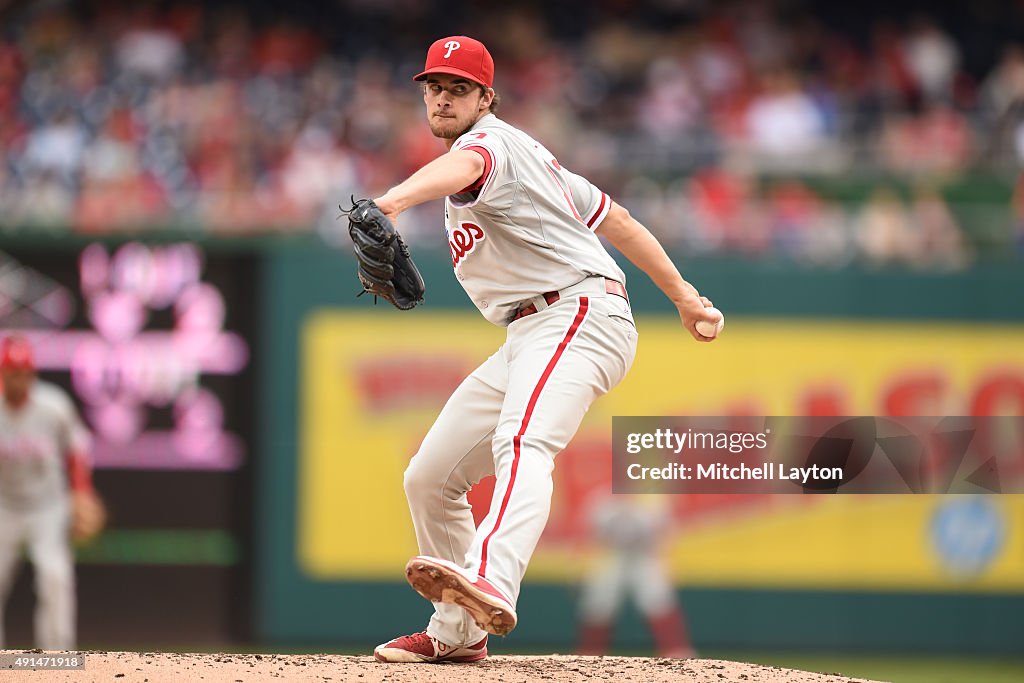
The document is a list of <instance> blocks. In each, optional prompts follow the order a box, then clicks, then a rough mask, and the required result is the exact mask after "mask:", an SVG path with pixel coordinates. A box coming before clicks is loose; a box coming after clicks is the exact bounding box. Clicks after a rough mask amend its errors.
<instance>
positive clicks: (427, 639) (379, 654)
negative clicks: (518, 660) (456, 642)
mask: <svg viewBox="0 0 1024 683" xmlns="http://www.w3.org/2000/svg"><path fill="white" fill-rule="evenodd" d="M373 657H374V659H376V660H377V661H378V662H393V663H395V662H400V663H409V664H415V663H427V664H432V663H436V662H462V663H466V662H479V661H480V660H481V659H485V658H486V657H487V636H484V639H483V640H481V641H480V642H479V643H477V644H476V645H467V646H466V647H455V646H453V645H448V644H446V643H442V642H441V641H440V640H438V639H437V638H434V637H433V636H431V635H429V634H428V633H427V632H426V631H420V632H419V633H413V634H412V635H411V636H402V637H401V638H395V639H394V640H389V641H388V642H386V643H384V644H382V645H378V646H377V647H376V648H374V650H373Z"/></svg>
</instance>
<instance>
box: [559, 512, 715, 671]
mask: <svg viewBox="0 0 1024 683" xmlns="http://www.w3.org/2000/svg"><path fill="white" fill-rule="evenodd" d="M588 512H589V514H588V517H589V522H590V525H591V532H592V535H593V538H594V540H595V541H596V542H597V543H598V544H600V545H601V546H602V547H603V548H604V549H605V550H606V551H607V553H606V556H605V557H604V558H603V560H602V561H601V562H599V563H598V564H597V565H596V566H595V567H594V569H593V570H592V571H591V572H589V573H588V574H587V575H586V576H585V577H584V579H583V584H582V586H581V594H580V645H579V653H580V654H583V655H603V654H607V652H608V644H609V641H610V640H611V634H612V628H613V626H614V624H615V618H616V616H617V615H618V613H619V610H620V609H621V607H622V604H623V601H624V600H625V599H626V598H627V597H628V598H629V599H631V600H633V603H634V604H635V605H636V607H637V609H638V610H639V611H640V613H641V614H642V615H643V616H644V618H645V619H646V620H647V623H648V625H649V626H650V629H651V633H652V634H653V635H654V641H655V643H656V644H657V648H658V655H659V656H661V657H680V658H685V657H694V656H696V653H695V652H694V649H693V646H692V645H691V644H690V639H689V635H688V633H687V628H686V621H685V619H684V617H683V613H682V610H681V609H680V608H679V605H678V603H677V601H676V595H675V590H674V589H673V586H672V583H671V582H670V581H669V579H668V574H667V572H666V570H665V566H664V563H663V562H662V561H661V558H660V557H659V553H660V551H661V549H662V542H663V541H664V540H665V539H666V538H669V536H670V535H669V533H668V532H669V527H670V525H671V520H670V518H669V511H668V509H667V507H666V505H665V502H664V501H663V500H661V499H660V498H658V497H656V496H646V497H644V496H612V495H600V496H598V497H597V498H596V500H595V501H594V502H593V503H592V504H591V505H590V510H589V511H588Z"/></svg>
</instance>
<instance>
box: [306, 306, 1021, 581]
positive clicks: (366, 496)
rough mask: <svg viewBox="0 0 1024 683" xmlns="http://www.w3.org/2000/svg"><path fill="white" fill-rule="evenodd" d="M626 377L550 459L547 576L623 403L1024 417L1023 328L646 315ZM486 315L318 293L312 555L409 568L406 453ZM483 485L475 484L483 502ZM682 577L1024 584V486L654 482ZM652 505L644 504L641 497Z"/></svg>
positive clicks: (649, 410) (309, 559) (310, 376)
mask: <svg viewBox="0 0 1024 683" xmlns="http://www.w3.org/2000/svg"><path fill="white" fill-rule="evenodd" d="M639 328H640V348H639V351H638V354H637V360H636V362H635V364H634V366H633V369H632V371H631V372H630V374H629V376H628V377H627V379H626V380H625V381H624V382H623V383H622V384H621V385H620V386H619V387H617V388H616V389H615V390H614V391H613V392H612V393H611V394H609V395H608V396H607V397H605V398H603V399H601V400H600V401H598V402H597V403H596V404H595V405H594V407H593V408H592V409H591V411H590V413H589V414H588V415H587V418H586V419H585V421H584V424H583V426H582V428H581V430H580V433H579V434H578V436H577V438H576V439H575V440H574V442H573V444H572V445H571V446H570V447H569V449H567V451H566V452H565V453H563V454H562V455H560V456H559V462H558V464H557V467H556V470H555V486H556V488H555V496H554V501H553V506H552V514H551V519H550V521H549V524H548V528H547V530H546V531H545V536H544V538H543V539H542V541H541V544H540V546H539V547H538V550H537V553H536V555H535V557H534V561H533V563H532V564H531V568H530V576H531V578H532V579H536V580H551V581H576V580H577V579H578V578H579V574H580V571H581V568H582V567H583V566H584V565H585V564H586V563H581V562H579V561H567V560H568V559H569V558H578V557H579V556H580V554H581V553H582V554H583V555H585V556H593V555H594V554H595V548H594V546H593V544H592V543H590V541H589V526H588V522H587V519H588V518H587V515H588V512H587V511H588V510H589V509H590V506H591V505H593V504H596V503H595V502H594V501H596V500H599V499H600V497H601V496H602V492H605V491H607V490H608V489H609V486H610V449H611V444H610V435H611V417H612V416H613V415H725V414H733V413H740V414H751V415H804V414H824V415H885V414H917V415H962V414H1013V415H1021V414H1024V326H1012V325H982V324H972V325H971V326H970V329H968V328H967V327H965V326H963V325H956V324H925V323H921V324H919V323H913V324H894V323H892V322H886V323H865V322H860V321H858V322H828V323H824V322H817V321H796V320H780V319H775V318H773V319H771V320H758V319H737V318H730V320H729V323H728V326H727V328H726V330H725V332H724V333H723V335H722V337H721V338H720V339H719V340H717V341H716V342H715V343H713V344H697V343H694V342H693V341H692V340H690V338H689V336H688V335H687V334H686V333H684V332H683V331H682V329H681V328H680V326H679V323H678V321H677V320H675V319H672V318H667V317H660V316H652V317H647V318H644V317H641V318H640V319H639ZM503 338H504V331H503V330H501V329H499V328H496V327H494V326H491V325H489V324H487V323H486V322H484V321H482V320H481V319H480V318H479V317H477V316H475V315H473V314H462V313H430V312H425V311H414V312H412V313H407V314H402V313H397V312H392V311H381V310H375V311H372V312H370V313H352V312H350V311H346V310H322V311H319V312H317V313H315V314H314V315H311V316H310V317H309V318H307V320H306V321H305V324H304V327H303V329H302V333H301V354H302V357H301V359H300V376H299V378H298V382H299V396H300V401H301V403H300V405H299V406H298V410H299V425H300V438H301V443H300V444H299V458H300V462H299V477H298V486H299V491H298V497H297V498H298V506H299V510H298V525H299V528H298V548H297V552H298V555H299V558H298V559H299V566H301V567H302V568H303V570H304V571H305V572H306V573H307V574H308V575H309V576H310V577H311V578H314V579H318V580H355V579H360V580H366V579H371V580H373V579H380V580H389V581H392V580H400V579H401V577H402V567H403V566H404V563H405V561H406V560H407V559H408V558H409V557H410V556H411V555H413V554H415V551H416V546H415V540H414V537H413V532H412V525H411V523H410V520H409V515H408V510H407V507H406V504H405V497H404V493H403V490H402V472H403V470H404V468H405V465H406V463H407V462H408V459H409V457H411V455H412V454H413V453H414V452H415V450H416V448H417V446H418V444H419V441H420V439H421V438H422V437H423V434H424V433H425V432H426V430H427V428H428V427H429V426H430V424H431V422H432V420H433V418H434V417H435V416H436V415H437V412H438V411H439V410H440V408H441V406H442V405H443V404H444V402H445V400H446V399H447V397H448V395H449V394H450V392H451V391H452V390H453V389H454V388H455V387H456V386H457V384H458V383H459V381H461V379H462V378H463V377H464V376H465V375H466V374H468V373H469V372H470V371H472V369H473V368H474V367H476V365H478V364H479V363H480V362H482V361H483V360H484V359H485V358H486V357H487V356H488V355H489V354H490V353H492V352H493V351H494V350H495V349H496V348H497V347H498V346H499V345H500V344H501V342H502V340H503ZM488 491H489V489H488V482H487V481H485V482H482V483H481V486H480V487H478V489H476V490H474V492H473V494H472V495H471V500H472V501H473V503H474V507H475V511H476V512H477V513H478V514H480V513H481V511H482V510H483V509H484V508H485V507H486V504H487V497H488ZM658 498H659V499H661V500H657V501H654V503H653V505H654V506H660V507H662V508H664V509H665V510H666V511H667V513H668V517H670V518H671V520H672V527H671V529H672V531H671V533H670V534H668V535H667V536H666V542H665V544H664V552H665V557H666V559H667V561H668V563H669V568H670V571H671V573H672V574H673V576H674V578H675V579H676V581H677V582H678V583H680V584H682V585H702V586H738V587H739V586H742V587H775V586H778V587H789V588H800V587H807V588H824V587H834V588H848V589H860V588H863V589H871V590H925V591H931V590H935V591H954V590H955V591H981V592H987V591H999V592H1007V591H1009V592H1024V529H1022V524H1024V496H1019V495H1001V496H997V495H992V496H924V495H922V496H911V495H877V496H853V495H838V496H798V495H774V496H770V495H749V496H715V495H700V496H693V495H690V496H681V495H680V496H659V497H658ZM643 504H649V503H643Z"/></svg>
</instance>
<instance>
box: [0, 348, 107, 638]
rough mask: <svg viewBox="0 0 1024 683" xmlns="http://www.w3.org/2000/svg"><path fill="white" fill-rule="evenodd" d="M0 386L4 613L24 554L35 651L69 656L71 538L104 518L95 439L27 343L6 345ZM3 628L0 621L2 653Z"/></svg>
mask: <svg viewBox="0 0 1024 683" xmlns="http://www.w3.org/2000/svg"><path fill="white" fill-rule="evenodd" d="M0 382H2V384H3V400H2V401H0V608H2V606H3V604H4V602H5V601H6V598H7V594H8V592H9V591H10V588H11V583H12V581H13V579H14V575H15V569H16V568H17V566H18V560H19V559H20V557H21V552H22V548H25V549H26V550H27V551H28V558H29V560H31V562H32V565H33V566H34V568H35V575H36V616H35V637H36V645H37V646H38V647H40V648H42V649H44V650H71V649H73V648H74V647H75V574H74V564H73V561H74V558H73V554H72V550H71V544H70V539H71V538H75V539H78V540H86V539H88V538H91V537H92V536H94V535H95V534H97V533H98V532H99V531H100V530H101V528H102V527H103V524H104V520H105V516H106V515H105V511H104V508H103V505H102V503H101V502H100V499H99V497H98V496H97V495H96V493H95V491H94V490H93V488H92V477H91V472H90V468H89V462H88V459H87V454H88V446H89V434H88V432H87V431H86V429H85V427H83V426H82V423H81V421H79V419H78V415H77V414H76V412H75V408H74V404H72V402H71V399H70V398H69V397H68V395H67V394H65V393H64V391H62V390H61V389H60V388H59V387H56V386H54V385H52V384H49V383H46V382H41V381H38V380H37V379H36V376H35V363H34V360H33V353H32V348H31V346H30V345H29V343H28V342H27V341H26V340H25V339H23V338H21V337H7V338H5V339H3V340H0ZM69 485H70V491H69ZM0 616H2V609H0ZM2 626H3V620H2V619H0V649H2V648H3V646H4V642H3V628H2Z"/></svg>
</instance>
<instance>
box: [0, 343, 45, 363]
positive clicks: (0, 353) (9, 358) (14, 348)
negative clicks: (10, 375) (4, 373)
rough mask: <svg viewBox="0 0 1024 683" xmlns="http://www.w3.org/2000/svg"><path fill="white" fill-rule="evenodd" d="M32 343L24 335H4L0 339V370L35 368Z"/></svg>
mask: <svg viewBox="0 0 1024 683" xmlns="http://www.w3.org/2000/svg"><path fill="white" fill-rule="evenodd" d="M35 369H36V363H35V358H34V357H33V354H32V345H31V344H29V343H28V340H27V339H25V338H24V337H6V338H4V339H3V340H2V341H0V370H35Z"/></svg>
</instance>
